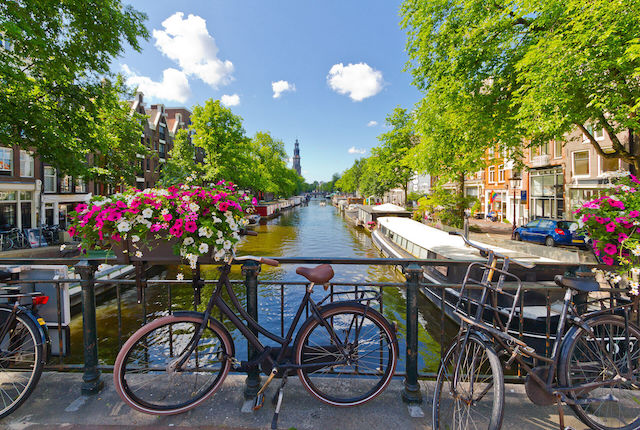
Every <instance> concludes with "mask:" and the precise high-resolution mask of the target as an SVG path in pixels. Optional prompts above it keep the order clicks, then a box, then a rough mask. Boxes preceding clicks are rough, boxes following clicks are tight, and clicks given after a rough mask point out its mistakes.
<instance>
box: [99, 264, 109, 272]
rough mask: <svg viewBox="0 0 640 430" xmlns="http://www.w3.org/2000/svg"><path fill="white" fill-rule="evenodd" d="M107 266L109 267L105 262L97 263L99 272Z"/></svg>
mask: <svg viewBox="0 0 640 430" xmlns="http://www.w3.org/2000/svg"><path fill="white" fill-rule="evenodd" d="M107 267H109V266H108V265H107V264H99V265H98V271H99V272H101V271H103V270H104V269H106V268H107Z"/></svg>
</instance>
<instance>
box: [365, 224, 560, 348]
mask: <svg viewBox="0 0 640 430" xmlns="http://www.w3.org/2000/svg"><path fill="white" fill-rule="evenodd" d="M371 239H372V242H373V243H374V245H375V246H376V247H377V248H378V249H379V250H380V252H381V253H382V254H383V255H384V256H386V257H389V258H417V259H430V260H443V261H444V260H453V261H468V262H472V261H477V262H486V258H485V257H484V256H481V255H480V253H479V252H478V251H477V250H475V249H473V248H470V247H467V246H465V244H464V241H463V239H462V238H461V237H457V236H452V235H450V234H448V233H447V232H445V231H442V230H439V229H436V228H432V227H429V226H427V225H424V224H422V223H419V222H417V221H414V220H411V219H407V218H398V217H383V218H379V219H378V227H377V229H376V230H374V231H373V233H372V234H371ZM478 244H479V245H480V246H482V247H484V248H487V249H492V250H494V251H495V252H498V253H501V254H504V255H508V256H509V257H512V258H514V259H517V260H518V261H522V262H526V263H530V264H539V265H540V266H539V267H536V268H534V269H523V268H521V267H519V266H516V265H515V264H514V265H511V266H510V267H509V272H511V273H513V274H514V275H516V276H517V277H518V278H520V279H521V280H522V283H523V289H524V294H523V296H522V297H523V299H522V306H521V309H522V312H521V314H520V311H518V316H517V318H514V323H513V324H512V325H511V327H510V330H509V331H510V332H511V334H512V335H513V336H515V337H521V338H522V340H524V341H525V342H526V343H527V344H528V345H531V346H532V347H534V348H535V349H536V351H537V352H538V353H540V354H548V353H549V352H550V351H549V350H548V349H549V345H552V344H553V339H554V338H555V335H554V334H555V332H556V327H557V324H558V319H559V309H560V306H561V304H562V303H561V301H562V295H563V291H561V290H556V289H549V290H546V289H540V287H541V286H542V287H544V286H549V287H554V286H555V283H554V282H553V278H554V276H555V275H561V274H563V273H564V271H565V270H566V267H562V266H561V263H560V262H559V261H556V260H552V259H549V258H544V257H539V256H534V255H529V254H525V253H522V252H516V251H513V250H509V249H504V248H500V247H497V246H492V245H488V244H484V243H478ZM541 263H548V264H541ZM553 263H557V264H558V266H555V265H554V264H553ZM466 270H467V265H466V264H464V265H456V266H425V267H424V270H423V277H424V282H425V285H424V286H423V287H422V288H421V290H420V291H421V293H422V294H423V295H424V296H426V298H427V299H428V300H429V301H431V302H432V303H433V304H434V305H435V306H437V307H438V308H440V309H441V311H442V312H444V313H445V315H446V316H447V317H448V318H450V319H452V320H453V321H454V322H456V323H457V324H459V323H460V320H459V318H458V317H457V316H456V315H455V313H454V308H455V306H456V303H457V302H458V300H459V299H460V294H459V290H458V289H457V288H452V287H446V286H440V285H447V284H461V283H462V281H463V278H464V276H465V273H466ZM475 270H476V271H477V273H474V270H472V272H471V277H472V278H475V279H479V278H480V277H481V273H480V270H479V269H475ZM509 286H510V282H509V281H508V280H507V282H505V289H509ZM511 286H512V288H514V289H515V284H514V283H511ZM528 286H529V287H530V288H531V287H534V286H535V287H536V288H537V289H530V290H527V287H528ZM443 291H444V294H443ZM476 293H477V294H479V290H470V294H476ZM443 296H444V301H443ZM462 303H463V304H465V303H466V304H465V305H464V306H462V308H463V309H467V314H474V313H475V306H474V305H471V304H469V303H468V301H467V300H465V297H463V298H462ZM511 305H512V303H502V304H501V303H498V307H499V308H504V309H505V312H506V310H507V309H508V308H510V306H511ZM463 314H464V312H463ZM487 319H488V320H489V319H491V316H490V315H487Z"/></svg>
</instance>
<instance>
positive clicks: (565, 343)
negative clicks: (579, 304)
mask: <svg viewBox="0 0 640 430" xmlns="http://www.w3.org/2000/svg"><path fill="white" fill-rule="evenodd" d="M605 317H606V318H615V319H618V320H620V321H621V322H624V317H621V316H620V315H612V314H605V315H599V316H597V317H593V318H587V319H585V320H584V322H585V323H586V324H589V322H590V321H598V320H599V319H601V318H605ZM581 329H582V327H580V326H578V325H575V324H574V325H572V326H571V328H570V329H569V330H567V333H566V334H565V335H564V336H563V338H562V343H561V344H560V352H559V354H558V359H559V358H560V357H566V355H567V354H568V353H569V351H568V349H569V345H571V343H572V342H573V339H574V338H575V337H576V336H577V335H578V333H579V332H580V330H581Z"/></svg>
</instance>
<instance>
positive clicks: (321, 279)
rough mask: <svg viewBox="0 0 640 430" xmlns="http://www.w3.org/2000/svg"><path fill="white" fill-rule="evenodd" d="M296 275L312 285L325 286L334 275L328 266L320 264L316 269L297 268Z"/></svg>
mask: <svg viewBox="0 0 640 430" xmlns="http://www.w3.org/2000/svg"><path fill="white" fill-rule="evenodd" d="M296 273H297V274H298V275H301V276H304V277H305V278H307V279H308V280H309V281H310V282H313V283H314V284H326V283H327V282H329V281H330V280H331V278H333V275H334V273H333V268H332V267H331V265H330V264H321V265H319V266H316V267H298V268H297V269H296Z"/></svg>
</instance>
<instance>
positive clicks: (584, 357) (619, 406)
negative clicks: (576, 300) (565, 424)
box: [558, 315, 640, 430]
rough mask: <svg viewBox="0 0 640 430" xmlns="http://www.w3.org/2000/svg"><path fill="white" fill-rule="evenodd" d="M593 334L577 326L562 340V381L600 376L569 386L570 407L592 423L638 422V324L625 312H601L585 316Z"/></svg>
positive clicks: (618, 425) (627, 425) (628, 425)
mask: <svg viewBox="0 0 640 430" xmlns="http://www.w3.org/2000/svg"><path fill="white" fill-rule="evenodd" d="M586 323H587V324H588V325H589V327H591V330H592V331H593V335H592V334H591V333H589V332H588V331H587V330H585V329H583V328H578V329H577V330H575V331H573V332H572V333H571V335H569V336H567V338H566V340H565V341H564V342H563V343H564V347H563V348H562V356H561V357H560V364H559V368H558V374H559V379H560V383H561V384H562V385H563V386H565V387H569V388H571V387H573V386H578V385H584V384H590V383H599V382H604V383H605V384H604V385H602V386H600V387H598V388H595V389H593V388H591V389H582V390H575V391H571V392H570V393H569V395H570V396H571V397H572V398H573V399H575V400H578V401H579V404H577V405H572V406H571V407H572V408H573V410H574V411H575V412H576V415H578V417H579V418H580V420H582V422H584V423H585V424H587V425H588V426H589V427H591V428H593V429H601V430H605V429H625V430H626V429H628V430H631V429H638V428H640V365H639V361H640V345H639V344H638V342H639V341H640V330H639V329H638V328H637V327H635V326H634V325H629V328H628V337H629V342H627V333H626V330H625V323H624V318H622V317H619V316H615V315H605V316H602V317H598V318H593V319H591V320H587V321H586Z"/></svg>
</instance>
